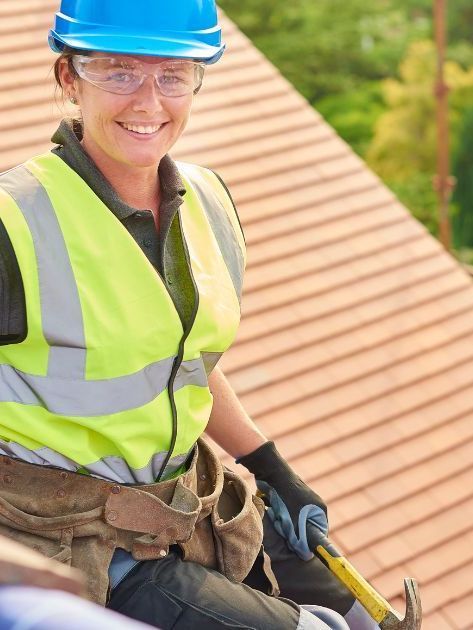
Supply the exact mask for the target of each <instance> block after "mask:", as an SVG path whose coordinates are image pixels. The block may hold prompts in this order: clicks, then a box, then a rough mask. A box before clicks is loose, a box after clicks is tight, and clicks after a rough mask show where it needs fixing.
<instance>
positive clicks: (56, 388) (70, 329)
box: [0, 153, 246, 483]
mask: <svg viewBox="0 0 473 630" xmlns="http://www.w3.org/2000/svg"><path fill="white" fill-rule="evenodd" d="M178 168H179V171H180V173H181V176H182V178H183V181H184V184H185V187H186V195H185V197H184V203H183V205H182V206H181V208H180V210H179V221H180V227H181V232H182V235H183V241H184V248H185V250H186V254H187V257H188V266H189V270H190V273H191V276H192V278H193V281H194V284H195V290H196V304H195V310H194V317H193V320H192V322H191V325H190V326H189V327H188V329H187V330H184V329H183V325H182V323H181V320H180V318H179V315H178V312H177V311H176V308H175V306H174V303H173V301H172V299H171V296H170V294H169V292H168V290H167V288H166V285H165V283H164V281H163V279H162V278H161V277H160V275H159V274H158V273H156V270H155V269H154V268H153V266H152V265H151V263H150V262H149V261H148V259H147V258H146V256H145V254H144V253H143V252H142V251H141V249H140V247H139V246H138V244H137V243H136V242H135V240H134V239H133V237H132V236H131V235H130V234H129V232H128V231H127V230H126V228H124V227H123V225H122V224H121V223H120V221H119V220H118V219H117V218H116V217H115V215H114V214H113V213H112V212H111V211H110V210H109V209H108V208H107V207H106V206H105V205H104V204H103V203H102V201H101V200H100V199H99V198H98V197H97V196H96V195H95V193H94V192H93V191H92V190H91V189H90V188H89V187H88V186H87V185H86V184H85V182H84V181H83V180H82V179H81V178H80V177H79V176H78V175H77V174H76V173H75V172H74V171H73V170H72V169H71V168H70V167H69V166H67V164H66V163H65V162H63V161H62V160H61V159H60V158H59V157H57V156H56V155H54V154H53V153H47V154H45V155H42V156H39V157H36V158H33V159H31V160H29V161H28V162H26V163H25V164H23V165H21V166H19V167H17V168H15V169H12V170H11V171H8V172H7V173H4V174H3V175H1V176H0V219H1V221H2V222H3V224H4V225H5V227H6V230H7V232H8V235H9V237H10V239H11V242H12V245H13V248H14V251H15V254H16V257H17V259H18V263H19V267H20V271H21V274H22V278H23V283H24V289H25V296H26V309H27V322H28V332H27V336H26V339H25V340H24V341H23V342H21V343H18V344H12V345H6V346H0V453H4V454H7V455H10V456H14V457H19V458H21V459H22V460H25V461H29V462H32V463H38V464H48V465H53V466H59V467H61V468H65V469H68V470H74V471H81V472H89V473H91V474H93V475H97V476H100V477H104V478H106V479H109V480H116V481H119V482H121V483H151V482H153V481H155V480H156V479H157V478H158V477H159V478H166V477H169V476H170V475H172V474H176V471H178V470H179V469H180V467H181V466H182V464H183V462H184V461H185V460H186V458H187V456H188V454H189V451H190V450H191V449H192V447H193V445H194V443H195V441H196V439H197V438H198V437H199V436H200V435H201V434H202V432H203V431H204V429H205V427H206V424H207V422H208V419H209V416H210V411H211V407H212V395H211V393H210V390H209V387H208V381H207V376H208V373H209V372H210V371H211V369H212V368H213V367H214V365H215V364H216V362H217V360H218V358H219V357H220V355H221V353H223V352H224V351H225V350H226V349H227V348H228V347H229V346H230V345H231V343H232V341H233V340H234V338H235V335H236V332H237V328H238V325H239V320H240V298H241V284H242V275H243V270H244V266H245V260H246V253H245V244H244V239H243V235H242V232H241V228H240V224H239V221H238V217H237V215H236V212H235V209H234V207H233V204H232V202H231V200H230V198H229V196H228V194H227V192H226V191H225V190H224V187H223V186H222V184H221V183H220V181H219V180H218V178H217V177H216V176H215V175H214V174H213V173H212V172H211V171H209V170H207V169H203V168H200V167H197V166H194V165H190V164H183V163H180V164H178ZM160 473H161V474H160Z"/></svg>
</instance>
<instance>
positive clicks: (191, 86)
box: [72, 55, 205, 97]
mask: <svg viewBox="0 0 473 630" xmlns="http://www.w3.org/2000/svg"><path fill="white" fill-rule="evenodd" d="M72 65H73V66H74V69H75V71H76V72H77V74H78V75H79V76H80V77H81V78H82V79H84V80H85V81H88V82H89V83H92V85H95V86H96V87H98V88H100V89H101V90H105V91H106V92H112V93H113V94H133V92H136V91H137V90H138V89H139V88H140V87H141V86H142V85H143V83H144V81H145V79H146V77H147V76H154V78H155V81H156V85H157V86H158V89H159V91H160V92H161V94H162V95H163V96H169V97H177V96H185V95H186V94H191V93H192V92H196V91H197V90H199V88H200V86H201V85H202V79H203V78H204V70H205V66H204V64H202V63H198V62H196V61H187V60H185V59H165V60H164V61H160V62H159V63H155V64H151V63H143V62H141V61H138V60H137V59H134V58H132V57H86V56H83V55H74V56H73V57H72Z"/></svg>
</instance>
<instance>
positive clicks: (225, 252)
mask: <svg viewBox="0 0 473 630" xmlns="http://www.w3.org/2000/svg"><path fill="white" fill-rule="evenodd" d="M185 174H186V175H187V177H188V178H189V180H190V181H191V183H192V186H193V187H194V189H195V192H196V193H197V196H198V197H199V199H200V203H201V205H202V207H203V208H204V210H205V213H206V215H207V218H208V220H209V223H210V226H211V228H212V231H213V233H214V235H215V238H216V239H217V243H218V246H219V249H220V252H221V253H222V256H223V260H224V261H225V264H226V266H227V269H228V272H229V273H230V277H231V279H232V283H233V287H234V289H235V292H236V294H237V296H238V301H239V302H240V304H241V293H242V287H243V274H244V271H245V261H244V258H243V252H242V251H241V248H240V244H239V243H238V240H237V237H236V235H235V230H234V229H233V225H232V223H231V221H230V217H229V216H228V214H227V212H226V210H225V208H223V207H222V205H221V204H220V201H219V200H218V198H217V196H216V195H215V194H214V193H213V192H212V190H210V189H207V187H204V186H202V185H201V183H200V182H199V181H198V180H197V178H193V177H190V176H189V174H188V173H187V172H185Z"/></svg>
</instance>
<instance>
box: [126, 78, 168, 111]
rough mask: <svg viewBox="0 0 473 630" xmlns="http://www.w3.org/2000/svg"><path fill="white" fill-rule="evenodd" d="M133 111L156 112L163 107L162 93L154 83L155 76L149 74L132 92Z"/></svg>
mask: <svg viewBox="0 0 473 630" xmlns="http://www.w3.org/2000/svg"><path fill="white" fill-rule="evenodd" d="M133 96H134V99H133V100H134V102H133V108H132V109H133V111H135V112H156V111H160V110H162V109H164V108H163V105H162V102H161V99H162V94H161V92H160V91H159V88H158V85H157V83H156V78H155V77H154V76H153V75H152V74H150V75H148V76H147V77H146V79H145V80H144V81H143V84H142V85H140V87H139V88H138V90H137V91H136V92H135V93H134V94H133Z"/></svg>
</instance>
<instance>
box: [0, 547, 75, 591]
mask: <svg viewBox="0 0 473 630" xmlns="http://www.w3.org/2000/svg"><path fill="white" fill-rule="evenodd" d="M0 584H15V585H22V586H39V587H42V588H52V589H59V590H62V591H67V592H68V593H72V594H74V595H83V596H85V580H84V578H83V576H82V574H81V573H80V572H79V571H78V570H77V569H72V568H71V567H68V566H66V565H64V564H61V563H60V562H56V561H55V560H50V559H49V558H46V557H45V556H42V555H41V554H40V553H37V552H36V551H33V550H31V549H29V548H28V547H25V546H24V545H21V544H20V543H17V542H15V541H13V540H10V539H9V538H5V537H3V536H0Z"/></svg>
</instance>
